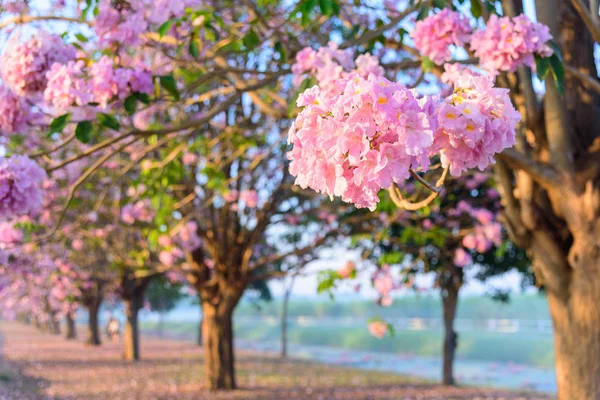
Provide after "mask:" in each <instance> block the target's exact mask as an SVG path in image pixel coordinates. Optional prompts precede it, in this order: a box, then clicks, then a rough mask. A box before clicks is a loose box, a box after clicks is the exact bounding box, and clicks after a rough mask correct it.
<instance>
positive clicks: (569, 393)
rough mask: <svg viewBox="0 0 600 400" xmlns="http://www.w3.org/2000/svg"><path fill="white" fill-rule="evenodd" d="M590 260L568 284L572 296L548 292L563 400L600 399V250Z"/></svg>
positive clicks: (558, 379)
mask: <svg viewBox="0 0 600 400" xmlns="http://www.w3.org/2000/svg"><path fill="white" fill-rule="evenodd" d="M592 252H595V253H598V249H595V250H592ZM586 261H587V263H588V268H587V270H578V269H575V270H574V271H573V273H572V280H571V282H570V285H568V286H567V288H565V291H566V292H567V291H568V292H570V296H568V297H564V296H559V295H556V293H554V292H552V291H551V292H548V303H549V306H550V313H551V315H552V322H553V325H554V351H555V362H556V381H557V384H558V398H559V399H561V400H569V399H585V400H587V399H591V400H598V399H600V254H595V255H593V256H592V255H590V257H589V258H588V259H587V260H586Z"/></svg>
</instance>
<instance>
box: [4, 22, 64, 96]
mask: <svg viewBox="0 0 600 400" xmlns="http://www.w3.org/2000/svg"><path fill="white" fill-rule="evenodd" d="M75 55H76V51H75V48H74V47H72V46H67V45H65V44H64V42H63V40H62V38H61V37H60V36H58V35H53V34H50V33H47V32H43V31H41V32H38V33H37V35H36V36H35V37H34V38H32V39H30V40H28V41H26V42H24V43H14V42H13V43H11V44H9V46H8V48H7V49H6V51H5V52H4V54H3V55H2V57H0V68H1V69H0V75H1V77H2V80H3V81H4V83H5V84H6V85H7V86H8V87H10V88H11V89H12V90H13V91H14V92H15V93H16V94H17V95H19V96H31V95H33V94H36V93H39V92H42V91H43V90H44V89H45V88H46V83H47V78H46V72H47V71H49V70H50V67H51V66H52V64H54V63H62V64H64V63H66V62H68V61H72V60H74V59H75Z"/></svg>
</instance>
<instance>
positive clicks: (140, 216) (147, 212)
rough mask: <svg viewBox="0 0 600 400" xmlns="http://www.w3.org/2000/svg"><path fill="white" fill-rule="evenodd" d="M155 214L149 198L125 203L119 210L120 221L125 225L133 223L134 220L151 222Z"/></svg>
mask: <svg viewBox="0 0 600 400" xmlns="http://www.w3.org/2000/svg"><path fill="white" fill-rule="evenodd" d="M155 215H156V211H155V210H154V207H152V202H151V201H150V199H144V200H139V201H136V202H135V203H130V204H126V205H125V206H124V207H123V209H122V210H121V221H123V222H125V223H126V224H127V225H133V224H134V223H135V222H136V221H139V222H145V223H151V222H152V221H153V220H154V217H155Z"/></svg>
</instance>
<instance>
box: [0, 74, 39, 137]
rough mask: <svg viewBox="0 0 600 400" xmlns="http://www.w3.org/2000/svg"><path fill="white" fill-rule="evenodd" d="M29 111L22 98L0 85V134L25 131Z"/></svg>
mask: <svg viewBox="0 0 600 400" xmlns="http://www.w3.org/2000/svg"><path fill="white" fill-rule="evenodd" d="M31 116H32V114H31V112H30V110H29V107H28V106H27V104H26V102H25V101H24V99H23V98H22V97H20V96H17V95H16V94H15V93H13V91H12V90H10V89H9V88H7V87H5V86H0V135H2V136H11V135H14V134H18V133H21V134H23V133H27V131H28V122H29V121H30V119H31Z"/></svg>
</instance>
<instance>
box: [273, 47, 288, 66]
mask: <svg viewBox="0 0 600 400" xmlns="http://www.w3.org/2000/svg"><path fill="white" fill-rule="evenodd" d="M274 49H275V51H276V52H277V53H279V58H280V59H281V60H282V61H285V60H286V58H287V52H286V50H285V47H284V46H283V44H281V42H277V43H275V46H274Z"/></svg>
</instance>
